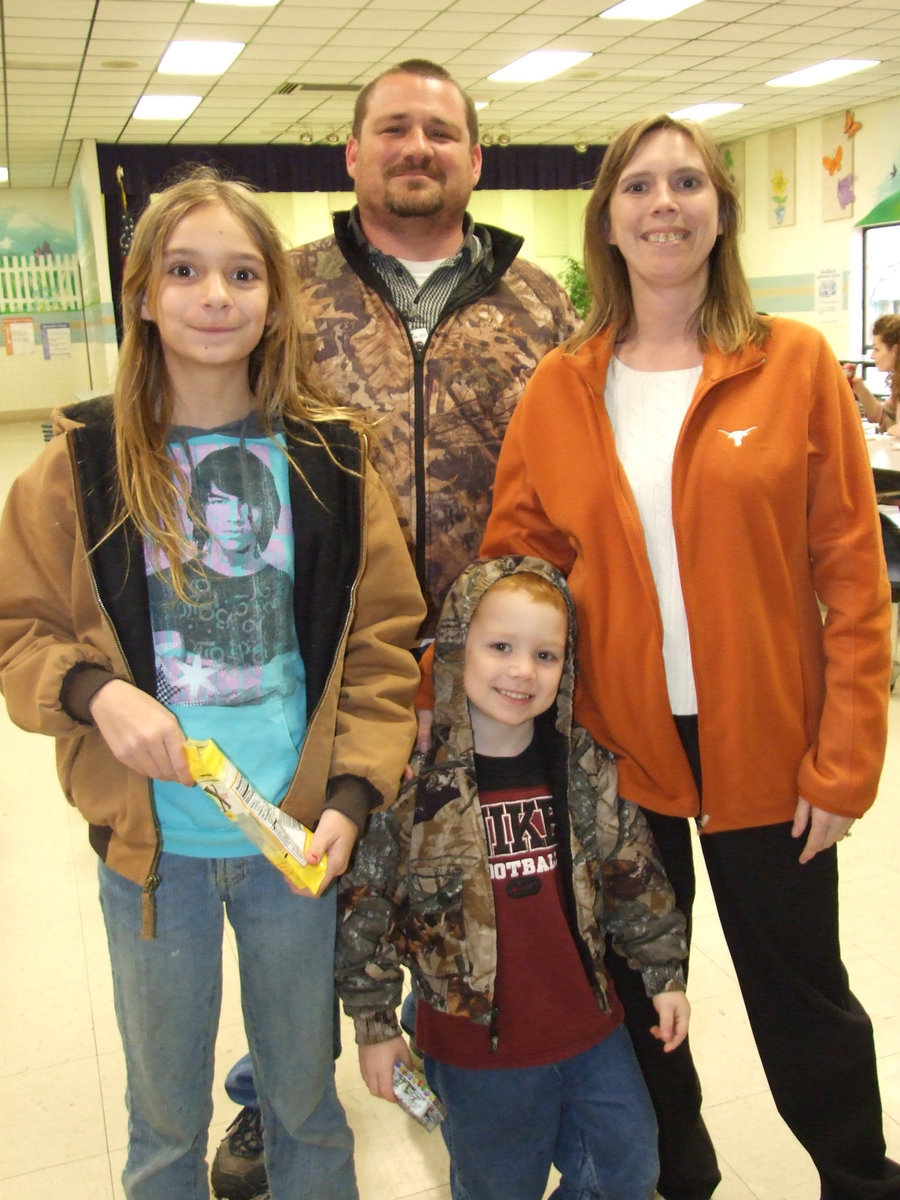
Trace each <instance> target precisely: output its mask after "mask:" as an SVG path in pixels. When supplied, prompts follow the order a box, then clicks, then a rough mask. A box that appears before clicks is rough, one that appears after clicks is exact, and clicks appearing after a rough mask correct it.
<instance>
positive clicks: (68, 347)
mask: <svg viewBox="0 0 900 1200" xmlns="http://www.w3.org/2000/svg"><path fill="white" fill-rule="evenodd" d="M41 346H42V347H43V350H44V358H48V359H49V358H71V357H72V326H71V325H70V324H69V323H68V321H42V322H41Z"/></svg>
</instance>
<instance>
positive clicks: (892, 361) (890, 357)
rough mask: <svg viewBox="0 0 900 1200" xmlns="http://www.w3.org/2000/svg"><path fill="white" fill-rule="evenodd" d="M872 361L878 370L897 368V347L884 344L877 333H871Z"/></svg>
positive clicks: (893, 369) (894, 369)
mask: <svg viewBox="0 0 900 1200" xmlns="http://www.w3.org/2000/svg"><path fill="white" fill-rule="evenodd" d="M872 362H873V363H874V364H875V367H876V369H877V370H879V371H896V369H897V347H896V346H886V345H885V344H884V342H883V341H882V340H881V338H880V337H879V336H878V334H877V333H874V334H873V335H872Z"/></svg>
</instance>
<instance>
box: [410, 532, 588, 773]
mask: <svg viewBox="0 0 900 1200" xmlns="http://www.w3.org/2000/svg"><path fill="white" fill-rule="evenodd" d="M523 572H527V573H530V574H532V575H540V576H542V577H543V578H544V579H546V580H548V581H549V582H550V583H551V584H553V586H554V587H555V588H556V589H557V590H558V591H559V592H560V593H561V594H562V596H563V598H564V599H565V602H566V608H567V609H568V612H569V633H568V637H567V640H566V661H565V663H564V665H563V673H562V678H561V680H560V684H559V692H558V695H557V699H556V708H555V726H556V728H557V730H558V731H559V732H560V733H561V734H563V736H564V737H565V738H566V740H567V741H568V740H569V738H570V736H571V732H572V697H573V693H574V690H575V636H576V625H575V605H574V604H573V602H572V597H571V595H570V593H569V587H568V584H567V583H566V580H565V576H564V575H563V574H562V573H561V572H560V571H558V570H557V569H556V567H553V566H551V565H550V563H548V562H545V561H544V560H543V559H542V558H532V557H531V556H529V555H524V554H503V555H500V556H498V557H497V558H487V559H481V560H479V561H478V562H474V563H472V565H471V566H469V567H466V569H465V570H464V571H463V572H462V574H461V575H460V576H459V577H458V578H457V579H456V581H455V583H454V584H453V586H452V587H451V588H450V591H449V592H448V593H447V598H446V599H445V600H444V605H443V608H442V609H441V616H440V620H439V622H438V627H437V631H436V634H435V642H434V723H435V732H436V733H437V732H438V731H440V735H441V739H442V740H446V741H447V742H449V743H452V745H453V748H454V750H455V751H456V753H457V754H465V753H467V752H468V753H472V752H473V749H474V748H473V742H472V726H471V723H470V721H469V710H468V704H467V701H466V693H465V689H464V686H463V668H464V657H465V646H466V637H467V635H468V632H469V625H470V624H471V622H472V617H473V616H474V615H475V610H476V608H477V607H478V604H479V602H480V600H481V598H482V596H483V595H484V594H485V592H486V591H487V590H488V588H490V587H491V586H492V585H493V584H495V583H496V582H497V580H498V579H502V578H503V577H504V576H506V575H519V574H522V573H523ZM550 712H551V713H553V712H554V710H553V709H551V710H550Z"/></svg>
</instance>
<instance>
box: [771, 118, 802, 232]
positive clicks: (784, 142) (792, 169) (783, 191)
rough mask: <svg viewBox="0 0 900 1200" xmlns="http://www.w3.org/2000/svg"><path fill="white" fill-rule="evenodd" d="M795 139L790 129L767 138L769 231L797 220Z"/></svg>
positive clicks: (795, 136) (793, 130)
mask: <svg viewBox="0 0 900 1200" xmlns="http://www.w3.org/2000/svg"><path fill="white" fill-rule="evenodd" d="M796 143H797V135H796V131H795V129H794V128H793V126H791V128H790V129H774V130H773V131H772V132H771V133H770V134H769V176H768V178H769V228H770V229H777V228H778V227H779V226H781V225H793V224H795V222H796V220H797V144H796Z"/></svg>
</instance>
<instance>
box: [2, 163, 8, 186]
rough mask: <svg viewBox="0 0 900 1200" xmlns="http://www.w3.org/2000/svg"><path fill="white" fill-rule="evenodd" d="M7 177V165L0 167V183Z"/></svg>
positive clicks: (4, 181)
mask: <svg viewBox="0 0 900 1200" xmlns="http://www.w3.org/2000/svg"><path fill="white" fill-rule="evenodd" d="M8 179H9V167H0V183H6V181H7V180H8Z"/></svg>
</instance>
